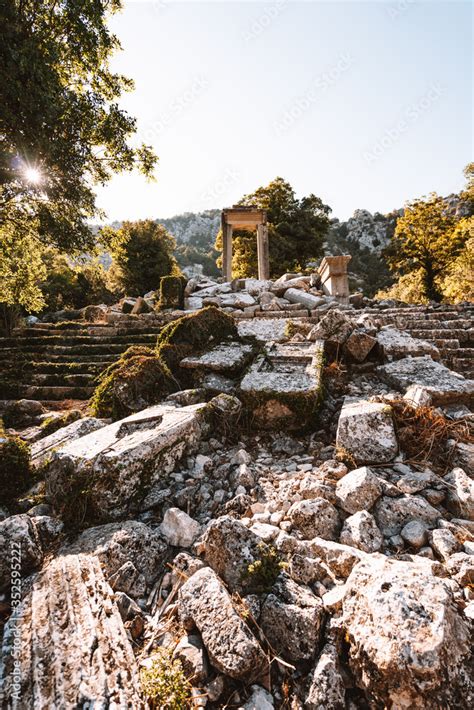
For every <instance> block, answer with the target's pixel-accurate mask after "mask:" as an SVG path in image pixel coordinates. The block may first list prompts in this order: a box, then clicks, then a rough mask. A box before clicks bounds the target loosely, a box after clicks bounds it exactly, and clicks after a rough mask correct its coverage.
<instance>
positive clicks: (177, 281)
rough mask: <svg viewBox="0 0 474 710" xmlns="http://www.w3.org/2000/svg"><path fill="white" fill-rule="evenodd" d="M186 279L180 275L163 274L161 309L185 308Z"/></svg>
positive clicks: (159, 303)
mask: <svg viewBox="0 0 474 710" xmlns="http://www.w3.org/2000/svg"><path fill="white" fill-rule="evenodd" d="M185 285H186V280H183V279H182V278H181V277H180V276H163V278H162V279H161V281H160V300H159V302H158V308H159V310H163V309H165V308H180V309H184V288H185Z"/></svg>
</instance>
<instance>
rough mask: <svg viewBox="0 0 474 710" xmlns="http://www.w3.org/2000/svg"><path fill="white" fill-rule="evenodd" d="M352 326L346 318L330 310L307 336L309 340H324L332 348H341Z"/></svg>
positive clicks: (352, 328)
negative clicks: (332, 346)
mask: <svg viewBox="0 0 474 710" xmlns="http://www.w3.org/2000/svg"><path fill="white" fill-rule="evenodd" d="M353 330H354V326H353V325H352V323H351V321H350V320H349V318H348V317H347V316H345V315H344V313H342V311H338V310H336V309H332V310H330V311H329V312H328V313H327V314H326V315H325V316H324V318H321V320H320V321H319V323H318V324H317V325H315V326H314V328H313V329H312V330H311V332H310V333H309V335H308V339H309V340H324V341H326V342H328V343H330V344H332V345H334V346H342V345H343V344H344V343H345V342H346V340H347V339H348V337H349V335H350V334H351V333H352V331H353Z"/></svg>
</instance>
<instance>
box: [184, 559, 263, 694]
mask: <svg viewBox="0 0 474 710" xmlns="http://www.w3.org/2000/svg"><path fill="white" fill-rule="evenodd" d="M179 608H180V613H181V614H183V615H184V616H185V617H189V618H191V619H192V620H193V622H194V624H195V625H196V626H197V628H198V630H199V632H200V634H201V637H202V640H203V643H204V645H205V647H206V650H207V652H208V654H209V659H210V661H211V663H212V665H213V666H214V667H215V668H216V669H217V670H218V671H221V672H222V673H225V674H226V675H228V676H230V677H231V678H236V679H245V681H246V682H252V680H256V679H257V678H258V677H259V676H260V675H261V674H262V672H263V671H264V670H265V668H266V666H267V659H266V656H265V654H264V652H263V650H262V649H261V647H260V645H259V644H258V642H257V640H256V639H255V637H254V636H253V634H252V632H251V631H250V629H249V627H248V626H247V625H246V624H245V623H244V622H243V620H242V619H241V618H240V616H239V614H238V613H237V611H236V610H235V608H234V606H233V604H232V599H231V597H230V595H229V593H228V592H227V591H226V589H225V588H224V586H223V584H222V582H221V581H220V580H219V578H218V577H217V575H216V574H215V572H213V571H212V570H211V569H209V568H207V567H206V568H204V569H201V570H199V571H198V572H196V573H195V574H193V576H192V577H190V578H189V579H188V580H187V581H186V582H185V583H184V584H183V586H182V587H181V589H180V591H179Z"/></svg>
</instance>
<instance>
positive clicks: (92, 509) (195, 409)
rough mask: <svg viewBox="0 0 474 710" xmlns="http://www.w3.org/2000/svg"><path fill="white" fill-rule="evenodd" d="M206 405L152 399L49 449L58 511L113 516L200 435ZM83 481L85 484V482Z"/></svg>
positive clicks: (129, 508) (135, 501) (131, 505)
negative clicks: (153, 403) (152, 402)
mask: <svg viewBox="0 0 474 710" xmlns="http://www.w3.org/2000/svg"><path fill="white" fill-rule="evenodd" d="M206 411H208V410H207V405H205V404H197V405H192V406H189V407H182V408H181V409H176V408H175V407H171V406H165V405H156V406H154V407H149V408H148V409H144V410H143V411H141V412H138V413H136V414H132V415H131V416H129V417H126V418H125V419H122V420H121V421H117V422H114V423H113V424H109V425H108V426H105V427H103V428H102V429H99V430H98V431H95V432H93V433H91V434H88V435H87V436H83V437H82V438H81V439H78V440H77V441H74V442H72V443H70V444H67V445H65V446H63V447H62V448H61V450H60V451H57V452H55V453H54V454H53V457H52V461H51V463H50V464H49V466H48V468H47V470H46V488H47V492H48V495H49V496H50V497H51V499H52V500H53V501H54V505H55V506H56V507H57V509H58V510H59V511H60V512H61V516H62V517H64V518H68V519H71V518H72V519H73V520H74V519H77V518H78V517H80V518H83V517H84V516H87V515H91V516H92V517H94V518H95V519H99V520H103V521H104V522H105V521H107V520H117V519H120V518H121V517H125V516H126V515H129V514H130V513H131V512H133V511H135V509H137V508H138V505H139V502H140V500H141V498H143V497H144V496H145V494H146V493H147V492H148V490H150V488H152V487H153V485H154V484H155V483H157V482H158V481H159V480H160V478H161V477H162V476H163V474H164V473H167V472H170V471H171V470H172V469H173V466H174V464H175V462H176V461H177V460H179V459H180V458H181V456H182V455H183V454H184V453H185V452H186V451H189V450H191V449H192V447H193V446H195V445H196V443H197V442H198V441H199V439H200V436H201V433H202V425H203V422H204V419H205V415H206ZM86 482H87V485H86Z"/></svg>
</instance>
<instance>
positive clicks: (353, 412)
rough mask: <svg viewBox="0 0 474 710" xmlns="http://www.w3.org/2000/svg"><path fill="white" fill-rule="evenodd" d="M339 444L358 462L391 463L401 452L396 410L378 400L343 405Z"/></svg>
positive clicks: (339, 425)
mask: <svg viewBox="0 0 474 710" xmlns="http://www.w3.org/2000/svg"><path fill="white" fill-rule="evenodd" d="M336 444H337V446H338V447H339V448H340V449H343V450H345V451H347V452H348V453H349V454H350V455H351V456H352V457H353V458H354V460H355V461H356V463H358V464H366V463H387V462H388V461H392V459H393V458H394V457H395V456H396V454H397V452H398V443H397V438H396V435H395V429H394V426H393V419H392V410H391V408H390V407H389V406H388V405H386V404H381V403H377V402H355V403H352V404H345V405H344V406H343V408H342V411H341V414H340V417H339V423H338V427H337V434H336Z"/></svg>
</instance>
